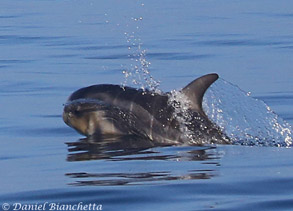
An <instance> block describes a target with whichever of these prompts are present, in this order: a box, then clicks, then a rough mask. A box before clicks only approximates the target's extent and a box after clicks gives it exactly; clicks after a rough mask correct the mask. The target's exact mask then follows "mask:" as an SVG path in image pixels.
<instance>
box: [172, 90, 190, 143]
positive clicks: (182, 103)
mask: <svg viewBox="0 0 293 211" xmlns="http://www.w3.org/2000/svg"><path fill="white" fill-rule="evenodd" d="M168 104H169V105H171V106H172V107H173V108H174V112H173V113H172V118H173V119H176V120H177V121H178V122H179V130H180V132H181V133H182V134H184V136H185V138H187V139H188V140H191V141H192V140H196V139H195V137H194V133H193V132H192V131H191V130H190V129H189V128H188V125H189V124H190V123H191V120H192V116H191V115H190V113H189V112H188V111H189V108H190V101H189V100H188V98H187V97H186V95H184V94H183V93H182V92H180V91H177V90H172V91H171V92H170V93H169V99H168ZM194 144H195V143H194Z"/></svg>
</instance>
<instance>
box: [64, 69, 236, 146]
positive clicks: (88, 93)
mask: <svg viewBox="0 0 293 211" xmlns="http://www.w3.org/2000/svg"><path fill="white" fill-rule="evenodd" d="M218 78H219V76H218V75H217V74H216V73H212V74H208V75H204V76H202V77H200V78H197V79H195V80H194V81H192V82H191V83H190V84H188V85H187V86H186V87H184V88H183V89H182V90H180V91H179V94H183V96H185V97H186V99H187V102H188V103H187V104H186V105H187V108H186V109H185V110H184V111H182V112H178V109H179V110H180V109H181V107H180V105H181V103H180V102H175V103H177V104H176V105H179V107H178V106H177V108H176V106H174V101H175V100H174V99H173V98H172V94H171V93H170V92H168V93H157V92H154V91H149V90H142V89H135V88H131V87H123V86H120V85H112V84H100V85H93V86H88V87H85V88H81V89H79V90H77V91H75V92H74V93H72V94H71V95H70V97H69V98H68V100H67V102H66V104H65V106H64V111H63V120H64V122H65V123H66V124H67V125H69V126H70V127H72V128H74V129H75V130H76V131H78V132H79V133H81V134H82V135H85V136H87V137H105V136H128V135H134V136H137V137H140V138H145V139H148V140H151V141H152V142H153V143H157V144H163V145H164V144H166V145H176V144H183V145H184V144H188V145H194V144H195V145H201V144H206V143H207V144H229V143H231V142H230V140H229V138H228V137H227V136H226V135H225V133H224V132H223V131H221V129H220V128H219V127H218V126H217V125H215V124H214V123H213V122H212V121H211V120H209V118H208V117H207V115H206V114H205V112H204V111H203V108H202V101H203V96H204V93H205V92H206V90H207V89H208V88H209V87H210V85H211V84H212V83H214V82H215V81H216V80H217V79H218ZM184 105H185V104H184ZM186 105H185V106H186Z"/></svg>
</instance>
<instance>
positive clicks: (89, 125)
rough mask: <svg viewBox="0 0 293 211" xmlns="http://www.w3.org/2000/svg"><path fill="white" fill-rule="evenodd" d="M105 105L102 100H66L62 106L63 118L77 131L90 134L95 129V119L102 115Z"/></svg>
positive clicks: (97, 119)
mask: <svg viewBox="0 0 293 211" xmlns="http://www.w3.org/2000/svg"><path fill="white" fill-rule="evenodd" d="M105 106H106V105H105V104H103V103H102V102H97V101H91V100H74V101H68V102H67V103H66V104H65V106H64V111H63V120H64V122H65V123H66V124H67V125H68V126H70V127H72V128H74V129H75V130H77V131H78V132H79V133H81V134H83V135H86V136H90V135H93V134H94V132H95V131H96V128H95V127H96V126H97V125H96V123H97V122H96V121H99V120H101V118H102V117H103V113H104V112H103V111H104V109H105ZM93 116H95V117H98V118H93ZM99 117H100V118H99ZM93 121H94V122H93Z"/></svg>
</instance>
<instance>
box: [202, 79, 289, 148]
mask: <svg viewBox="0 0 293 211" xmlns="http://www.w3.org/2000/svg"><path fill="white" fill-rule="evenodd" d="M203 108H204V110H205V112H206V114H207V115H208V116H209V118H210V119H212V121H213V122H214V123H216V124H217V125H218V126H219V127H220V128H221V129H222V130H223V131H225V133H226V134H227V135H228V136H229V137H230V138H231V139H232V141H233V142H234V143H235V144H243V145H260V146H292V139H293V133H292V131H293V130H292V127H291V126H290V125H289V124H288V123H287V122H285V121H284V120H283V119H282V118H280V117H279V116H278V115H277V114H275V113H274V112H273V111H272V110H271V109H270V107H269V106H267V105H266V104H265V103H264V102H263V101H261V100H258V99H254V98H252V97H250V96H249V94H247V93H245V92H244V91H242V90H240V89H239V88H238V87H237V86H235V85H232V84H230V83H228V82H227V81H225V80H223V79H219V80H218V81H217V82H216V83H214V84H213V85H212V86H211V87H210V88H209V89H208V91H207V92H206V94H205V97H204V100H203Z"/></svg>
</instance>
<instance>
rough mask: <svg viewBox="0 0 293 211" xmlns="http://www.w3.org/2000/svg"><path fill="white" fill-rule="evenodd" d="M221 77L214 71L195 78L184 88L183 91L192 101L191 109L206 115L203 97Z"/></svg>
mask: <svg viewBox="0 0 293 211" xmlns="http://www.w3.org/2000/svg"><path fill="white" fill-rule="evenodd" d="M218 78H219V76H218V74H216V73H212V74H208V75H204V76H202V77H200V78H197V79H195V80H194V81H192V82H191V83H190V84H188V85H187V86H186V87H184V88H183V89H182V92H183V93H184V94H185V95H186V96H187V97H188V99H189V100H190V101H191V109H194V110H196V111H197V112H199V113H200V114H201V115H204V116H205V113H204V111H203V110H202V98H203V96H204V93H205V92H206V90H207V89H208V88H209V87H210V85H211V84H212V83H214V82H215V81H216V80H217V79H218Z"/></svg>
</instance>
